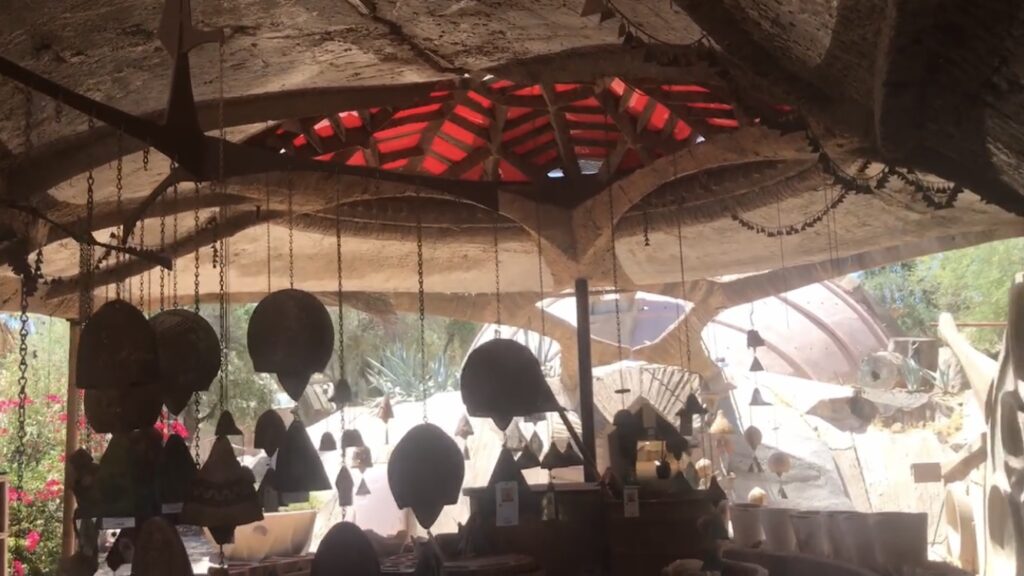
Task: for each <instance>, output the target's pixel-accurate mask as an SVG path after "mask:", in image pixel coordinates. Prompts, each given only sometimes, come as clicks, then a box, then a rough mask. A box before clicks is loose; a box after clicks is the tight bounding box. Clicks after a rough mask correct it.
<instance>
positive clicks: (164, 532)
mask: <svg viewBox="0 0 1024 576" xmlns="http://www.w3.org/2000/svg"><path fill="white" fill-rule="evenodd" d="M132 573H133V574H145V575H146V576H192V574H193V572H192V562H191V561H190V560H189V558H188V552H187V551H186V550H185V544H184V543H183V542H182V541H181V536H179V535H178V530H177V529H176V528H175V527H174V526H173V525H172V524H171V523H170V522H168V521H167V520H164V519H163V518H160V517H155V518H150V519H149V520H146V522H145V523H144V524H143V525H142V529H141V530H140V531H139V534H138V536H137V537H136V539H135V554H133V556H132Z"/></svg>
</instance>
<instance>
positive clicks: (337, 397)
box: [331, 377, 352, 409]
mask: <svg viewBox="0 0 1024 576" xmlns="http://www.w3.org/2000/svg"><path fill="white" fill-rule="evenodd" d="M351 401H352V387H351V386H349V384H348V379H347V378H344V377H342V378H339V379H338V381H337V382H335V383H334V391H333V392H332V393H331V402H333V403H334V405H335V406H336V407H338V408H339V409H340V408H341V407H342V406H344V405H346V404H348V403H349V402H351Z"/></svg>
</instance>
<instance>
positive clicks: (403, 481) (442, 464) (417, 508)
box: [388, 424, 466, 530]
mask: <svg viewBox="0 0 1024 576" xmlns="http://www.w3.org/2000/svg"><path fill="white" fill-rule="evenodd" d="M465 473H466V463H465V462H464V461H463V460H462V452H460V451H459V447H458V445H456V444H455V441H454V440H452V439H451V437H449V436H448V435H447V434H445V433H444V431H443V430H441V429H440V428H438V427H437V426H434V425H433V424H418V425H416V426H414V427H413V428H412V429H411V430H409V432H408V433H406V435H405V436H403V437H402V439H401V440H400V441H399V442H398V444H397V445H396V446H395V449H394V451H393V452H392V453H391V460H390V462H388V485H390V486H391V493H392V495H393V496H394V498H395V504H397V505H398V507H399V508H412V511H413V514H415V515H416V520H417V521H418V522H419V523H420V526H423V527H424V528H426V529H428V530H429V529H430V527H431V526H433V525H434V522H435V521H436V520H437V517H438V515H440V514H441V510H442V509H444V507H445V506H446V505H448V504H455V503H456V502H458V501H459V494H460V492H461V490H462V480H463V478H464V476H465Z"/></svg>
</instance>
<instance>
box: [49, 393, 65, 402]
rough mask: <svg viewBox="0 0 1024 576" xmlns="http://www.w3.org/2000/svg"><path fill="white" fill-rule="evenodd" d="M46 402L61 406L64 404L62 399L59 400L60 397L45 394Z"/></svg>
mask: <svg viewBox="0 0 1024 576" xmlns="http://www.w3.org/2000/svg"><path fill="white" fill-rule="evenodd" d="M46 401H47V402H49V403H50V404H63V403H64V399H63V398H61V397H60V396H58V395H56V394H47V395H46Z"/></svg>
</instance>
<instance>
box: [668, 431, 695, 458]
mask: <svg viewBox="0 0 1024 576" xmlns="http://www.w3.org/2000/svg"><path fill="white" fill-rule="evenodd" d="M665 450H667V451H668V453H669V454H671V455H672V457H673V458H675V459H676V460H682V458H683V454H688V453H689V452H690V443H689V442H688V441H687V440H686V438H685V437H683V435H682V434H679V433H678V432H676V433H675V434H671V435H668V437H667V438H665Z"/></svg>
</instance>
